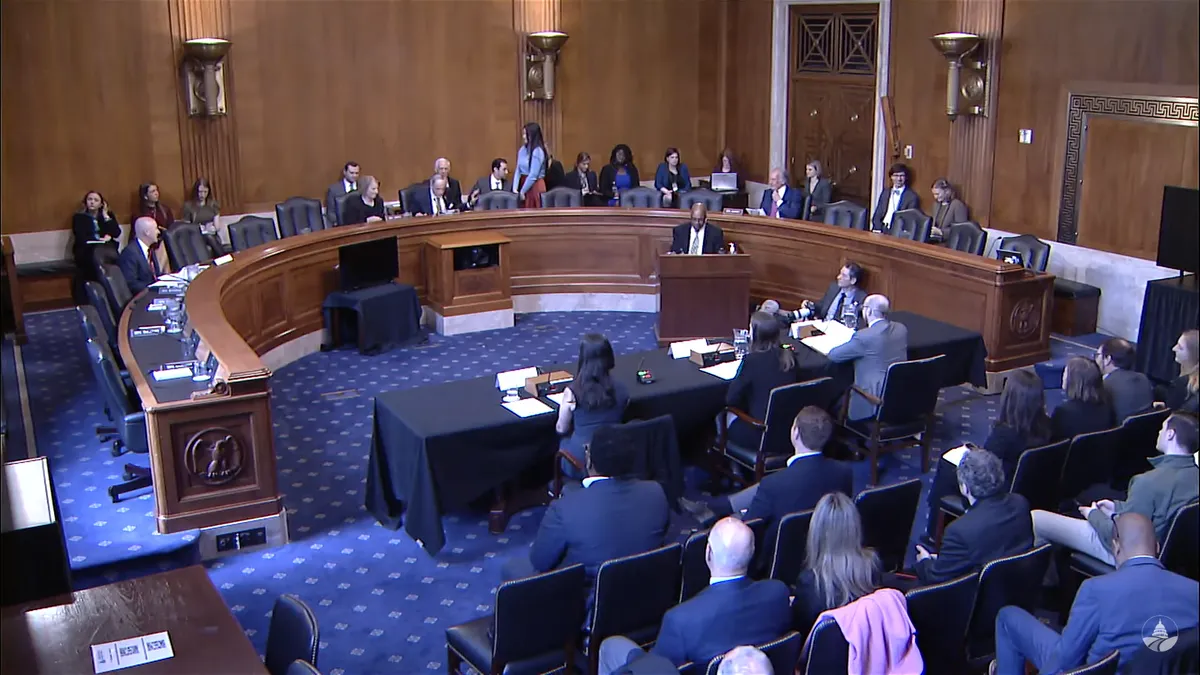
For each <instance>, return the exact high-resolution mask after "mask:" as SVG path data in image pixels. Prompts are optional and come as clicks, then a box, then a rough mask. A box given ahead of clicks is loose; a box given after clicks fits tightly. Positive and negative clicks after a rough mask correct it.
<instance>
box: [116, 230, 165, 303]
mask: <svg viewBox="0 0 1200 675" xmlns="http://www.w3.org/2000/svg"><path fill="white" fill-rule="evenodd" d="M133 236H134V239H133V241H131V242H129V243H128V244H126V245H125V249H124V250H123V251H121V257H120V259H119V261H118V262H119V264H120V266H121V275H122V276H124V277H125V284H126V285H128V286H129V290H130V292H132V293H133V294H134V295H137V294H138V293H141V292H142V291H144V290H146V287H147V286H149V285H150V284H152V283H154V280H155V279H157V278H158V277H160V276H162V275H164V274H167V273H168V272H170V271H171V263H170V261H169V260H168V259H167V250H166V248H165V247H164V246H163V245H162V241H161V240H160V239H159V235H158V223H156V222H154V219H153V218H150V217H148V216H143V217H141V218H138V219H137V220H135V221H133Z"/></svg>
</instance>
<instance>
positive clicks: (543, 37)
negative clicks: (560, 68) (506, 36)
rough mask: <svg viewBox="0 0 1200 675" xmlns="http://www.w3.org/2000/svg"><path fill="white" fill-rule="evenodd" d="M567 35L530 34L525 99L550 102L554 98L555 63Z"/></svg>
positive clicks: (551, 32)
mask: <svg viewBox="0 0 1200 675" xmlns="http://www.w3.org/2000/svg"><path fill="white" fill-rule="evenodd" d="M567 37H568V36H567V34H566V33H560V32H558V31H542V32H540V33H530V34H529V35H527V36H526V38H525V40H526V42H527V43H528V44H529V49H527V50H526V51H525V99H526V100H543V101H549V100H552V99H553V98H554V61H555V59H556V58H557V57H558V50H560V49H562V46H563V45H564V44H566V42H567Z"/></svg>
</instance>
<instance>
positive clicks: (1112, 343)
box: [1096, 338, 1154, 423]
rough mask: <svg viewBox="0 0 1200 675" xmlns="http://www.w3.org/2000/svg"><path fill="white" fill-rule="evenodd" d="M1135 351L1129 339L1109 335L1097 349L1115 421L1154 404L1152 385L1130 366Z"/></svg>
mask: <svg viewBox="0 0 1200 675" xmlns="http://www.w3.org/2000/svg"><path fill="white" fill-rule="evenodd" d="M1136 359H1137V351H1136V350H1135V349H1134V347H1133V344H1132V343H1130V342H1129V340H1123V339H1121V338H1110V339H1108V340H1105V341H1104V343H1103V344H1101V345H1100V348H1099V349H1097V350H1096V365H1098V366H1100V372H1101V373H1104V391H1106V392H1108V398H1109V400H1111V401H1112V406H1113V412H1114V413H1116V417H1117V422H1118V423H1120V422H1122V421H1124V419H1125V418H1126V417H1129V416H1130V415H1136V414H1138V413H1143V412H1147V411H1149V410H1150V409H1151V408H1152V407H1153V406H1154V385H1152V384H1150V379H1149V378H1147V377H1146V376H1145V375H1143V374H1141V373H1139V372H1137V371H1136V370H1134V369H1133V367H1134V362H1135V361H1136Z"/></svg>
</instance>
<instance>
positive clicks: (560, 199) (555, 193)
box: [542, 187, 583, 209]
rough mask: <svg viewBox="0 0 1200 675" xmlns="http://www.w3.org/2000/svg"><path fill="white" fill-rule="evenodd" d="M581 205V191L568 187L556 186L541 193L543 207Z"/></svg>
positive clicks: (559, 207)
mask: <svg viewBox="0 0 1200 675" xmlns="http://www.w3.org/2000/svg"><path fill="white" fill-rule="evenodd" d="M576 206H583V193H582V192H580V191H579V190H575V189H573V188H569V187H556V188H554V189H553V190H546V191H545V192H543V193H542V208H543V209H561V208H571V207H576Z"/></svg>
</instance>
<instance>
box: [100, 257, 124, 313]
mask: <svg viewBox="0 0 1200 675" xmlns="http://www.w3.org/2000/svg"><path fill="white" fill-rule="evenodd" d="M97 271H98V272H99V273H100V285H102V286H104V292H105V294H106V295H108V305H109V307H110V308H111V309H112V313H113V316H114V317H119V316H121V312H123V311H125V305H128V304H129V301H130V300H132V299H133V293H131V292H130V291H129V284H128V283H126V282H125V275H124V274H122V273H121V268H120V267H118V266H116V265H101V266H100V269H99V270H97Z"/></svg>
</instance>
